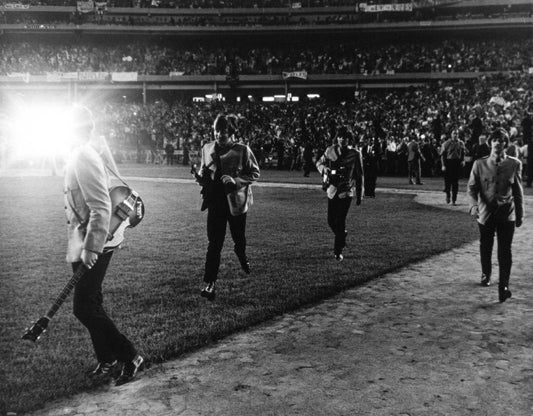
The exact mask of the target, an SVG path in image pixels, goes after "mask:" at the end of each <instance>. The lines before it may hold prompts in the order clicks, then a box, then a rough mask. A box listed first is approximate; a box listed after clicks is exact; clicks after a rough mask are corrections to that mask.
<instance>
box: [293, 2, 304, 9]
mask: <svg viewBox="0 0 533 416" xmlns="http://www.w3.org/2000/svg"><path fill="white" fill-rule="evenodd" d="M291 7H292V8H293V9H301V8H302V2H301V1H296V2H293V3H291Z"/></svg>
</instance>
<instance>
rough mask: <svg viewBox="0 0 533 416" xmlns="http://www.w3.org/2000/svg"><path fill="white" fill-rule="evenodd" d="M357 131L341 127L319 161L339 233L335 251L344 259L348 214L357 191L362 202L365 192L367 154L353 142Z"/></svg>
mask: <svg viewBox="0 0 533 416" xmlns="http://www.w3.org/2000/svg"><path fill="white" fill-rule="evenodd" d="M352 141H353V134H352V133H351V132H350V131H349V130H348V129H347V128H346V127H344V126H342V127H340V128H339V129H338V131H337V134H336V137H335V143H334V144H332V145H331V146H329V147H328V148H326V150H325V152H324V154H323V155H322V157H320V159H319V160H318V161H317V162H316V167H317V169H318V171H319V172H320V173H321V174H322V175H323V176H324V177H326V178H327V182H326V184H325V188H326V189H325V191H326V193H327V196H328V225H329V227H330V228H331V231H333V233H334V234H335V240H334V244H333V254H334V256H335V259H336V260H337V261H342V260H343V259H344V256H343V254H342V252H343V249H344V247H345V246H346V237H347V236H348V231H347V230H346V217H347V215H348V211H349V209H350V205H351V203H352V199H353V197H354V195H355V198H356V204H357V205H361V199H362V196H363V180H364V175H363V158H362V155H361V152H360V151H359V150H356V149H354V148H353V147H352V146H351V142H352Z"/></svg>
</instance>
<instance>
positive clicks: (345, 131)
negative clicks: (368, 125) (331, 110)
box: [335, 126, 353, 143]
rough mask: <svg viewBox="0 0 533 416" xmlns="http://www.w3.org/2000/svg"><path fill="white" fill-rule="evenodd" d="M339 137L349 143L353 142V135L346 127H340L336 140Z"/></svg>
mask: <svg viewBox="0 0 533 416" xmlns="http://www.w3.org/2000/svg"><path fill="white" fill-rule="evenodd" d="M337 137H341V138H343V139H344V140H347V141H348V142H349V143H351V142H352V141H353V133H352V132H351V131H350V130H349V129H348V127H346V126H340V127H338V128H337V133H336V135H335V138H337Z"/></svg>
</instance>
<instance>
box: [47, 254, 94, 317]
mask: <svg viewBox="0 0 533 416" xmlns="http://www.w3.org/2000/svg"><path fill="white" fill-rule="evenodd" d="M86 271H87V267H85V265H83V264H80V265H79V266H78V268H77V269H76V271H75V272H74V273H73V275H72V277H71V278H70V280H69V281H68V282H67V284H66V285H65V287H64V288H63V290H62V291H61V293H59V296H58V297H57V298H56V300H55V301H54V303H53V304H52V306H51V307H50V309H48V312H47V313H46V317H47V318H48V319H52V318H53V316H54V315H55V314H56V312H57V311H58V310H59V308H60V307H61V305H62V304H63V302H65V299H66V298H67V296H68V295H69V294H70V292H72V289H74V286H76V283H78V282H79V281H80V279H81V278H82V277H83V275H84V274H85V272H86Z"/></svg>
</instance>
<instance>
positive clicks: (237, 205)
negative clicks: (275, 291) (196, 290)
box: [196, 114, 259, 301]
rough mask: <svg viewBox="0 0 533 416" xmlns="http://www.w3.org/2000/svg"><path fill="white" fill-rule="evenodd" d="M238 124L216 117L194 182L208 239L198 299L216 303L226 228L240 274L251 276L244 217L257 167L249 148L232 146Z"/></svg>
mask: <svg viewBox="0 0 533 416" xmlns="http://www.w3.org/2000/svg"><path fill="white" fill-rule="evenodd" d="M236 123H237V120H236V118H235V117H234V116H229V115H224V114H219V115H218V116H217V118H216V119H215V122H214V124H213V130H214V136H215V140H214V141H212V142H209V143H206V144H205V145H204V146H203V147H202V162H201V169H200V173H199V174H197V176H196V179H197V180H198V183H200V185H202V187H203V189H202V195H203V203H202V211H203V210H205V209H207V238H208V240H209V245H208V247H207V254H206V259H205V271H204V282H205V283H207V286H206V287H205V288H204V289H203V290H202V291H201V296H203V297H205V298H207V299H208V300H210V301H212V300H214V299H215V282H216V280H217V275H218V269H219V266H220V252H221V251H222V246H223V244H224V239H225V237H226V224H229V228H230V231H231V237H232V238H233V242H234V244H235V245H234V251H235V254H236V255H237V258H238V259H239V262H240V264H241V267H242V269H243V271H244V272H245V273H247V274H249V273H250V272H251V269H250V262H249V260H248V257H247V255H246V216H247V212H248V208H249V207H250V206H251V205H252V203H253V195H252V188H251V184H252V183H253V182H255V181H256V180H257V179H258V178H259V165H258V164H257V161H256V159H255V156H254V154H253V153H252V150H251V149H250V147H248V146H247V145H246V144H243V143H235V141H234V137H235V133H236V132H237V125H236Z"/></svg>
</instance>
